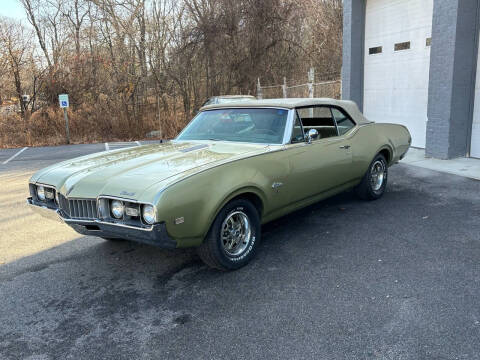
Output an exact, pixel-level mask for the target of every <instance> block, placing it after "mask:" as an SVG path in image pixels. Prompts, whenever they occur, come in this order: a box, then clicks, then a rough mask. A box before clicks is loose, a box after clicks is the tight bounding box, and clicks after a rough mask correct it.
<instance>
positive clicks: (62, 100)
mask: <svg viewBox="0 0 480 360" xmlns="http://www.w3.org/2000/svg"><path fill="white" fill-rule="evenodd" d="M58 103H59V105H60V107H61V108H62V109H63V117H64V118H65V135H66V136H67V144H70V129H69V128H68V114H67V108H68V107H69V106H70V101H69V100H68V94H60V95H58Z"/></svg>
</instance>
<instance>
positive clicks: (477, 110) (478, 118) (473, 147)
mask: <svg viewBox="0 0 480 360" xmlns="http://www.w3.org/2000/svg"><path fill="white" fill-rule="evenodd" d="M477 55H478V57H477V78H476V80H475V102H474V105H473V124H472V138H471V143H470V156H472V157H476V158H480V46H479V47H478V54H477Z"/></svg>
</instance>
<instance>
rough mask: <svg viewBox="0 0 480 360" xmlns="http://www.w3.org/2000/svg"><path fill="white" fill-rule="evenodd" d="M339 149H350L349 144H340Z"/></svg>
mask: <svg viewBox="0 0 480 360" xmlns="http://www.w3.org/2000/svg"><path fill="white" fill-rule="evenodd" d="M340 149H350V145H342V146H340Z"/></svg>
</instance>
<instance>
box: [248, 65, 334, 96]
mask: <svg viewBox="0 0 480 360" xmlns="http://www.w3.org/2000/svg"><path fill="white" fill-rule="evenodd" d="M338 77H339V74H326V75H324V76H322V78H324V79H325V80H324V81H317V82H315V81H314V79H315V74H314V70H313V69H310V71H309V72H308V82H307V83H304V84H298V85H297V84H294V85H288V84H287V80H286V79H285V78H284V80H283V84H282V85H261V83H260V79H258V82H257V97H258V98H259V99H275V98H314V97H315V98H332V99H340V98H341V97H342V81H341V80H339V79H338Z"/></svg>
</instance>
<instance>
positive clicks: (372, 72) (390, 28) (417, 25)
mask: <svg viewBox="0 0 480 360" xmlns="http://www.w3.org/2000/svg"><path fill="white" fill-rule="evenodd" d="M432 12H433V0H395V1H392V0H367V5H366V19H365V62H364V64H365V71H364V113H365V116H367V117H368V118H369V119H371V120H373V121H377V122H397V123H400V124H403V125H405V126H407V127H408V128H409V130H410V132H411V134H412V144H413V146H417V147H425V135H426V121H427V104H428V81H429V67H430V47H428V46H426V39H427V38H428V37H430V36H431V27H432ZM408 41H409V42H410V48H409V49H407V50H401V51H394V46H395V44H396V43H401V42H408ZM376 46H382V53H380V54H374V55H369V51H368V49H369V48H371V47H376Z"/></svg>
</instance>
